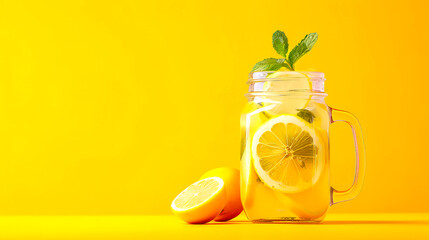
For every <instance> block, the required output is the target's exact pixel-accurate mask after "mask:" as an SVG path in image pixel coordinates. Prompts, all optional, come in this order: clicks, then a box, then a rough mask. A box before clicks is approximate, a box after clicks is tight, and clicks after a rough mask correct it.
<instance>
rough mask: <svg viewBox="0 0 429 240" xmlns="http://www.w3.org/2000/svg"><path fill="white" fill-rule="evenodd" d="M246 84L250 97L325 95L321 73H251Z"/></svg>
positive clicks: (322, 74) (323, 78)
mask: <svg viewBox="0 0 429 240" xmlns="http://www.w3.org/2000/svg"><path fill="white" fill-rule="evenodd" d="M247 84H248V85H249V93H248V94H250V95H261V94H262V95H263V94H265V95H295V96H296V95H319V96H326V95H327V94H326V93H325V74H324V73H323V72H310V71H299V72H298V71H263V72H251V73H250V74H249V80H248V82H247Z"/></svg>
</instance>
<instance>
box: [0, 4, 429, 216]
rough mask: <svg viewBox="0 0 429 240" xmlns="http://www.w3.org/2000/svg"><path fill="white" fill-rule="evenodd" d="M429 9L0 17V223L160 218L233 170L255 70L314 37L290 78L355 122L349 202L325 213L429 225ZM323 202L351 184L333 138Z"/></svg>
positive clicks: (181, 9)
mask: <svg viewBox="0 0 429 240" xmlns="http://www.w3.org/2000/svg"><path fill="white" fill-rule="evenodd" d="M427 9H428V4H427V2H426V1H417V0H413V1H387V0H383V1H381V0H379V1H375V0H365V1H342V0H338V1H225V0H220V1H200V0H187V1H28V2H27V1H12V0H9V1H0V136H1V138H0V141H1V142H0V214H5V215H13V214H30V215H33V214H35V215H36V214H168V213H170V210H169V204H170V202H171V200H172V199H173V198H174V196H175V195H176V194H177V193H179V192H180V191H181V190H182V189H183V188H185V187H186V186H187V185H188V184H190V183H191V182H193V181H195V180H196V179H198V178H199V177H200V175H201V174H203V173H204V172H205V171H207V170H209V169H211V168H215V167H219V166H231V167H237V168H238V167H239V114H240V111H241V109H242V107H243V106H244V104H245V102H246V99H245V97H244V96H243V95H244V94H245V93H246V85H245V82H246V80H247V73H248V72H249V70H250V69H251V68H252V66H253V64H254V63H255V62H257V61H259V60H261V59H263V58H266V57H275V56H276V55H275V52H274V50H273V49H272V47H271V34H272V33H273V32H274V31H275V30H277V29H280V30H283V31H285V32H286V34H287V36H288V37H289V39H290V42H291V44H292V45H295V44H296V43H297V42H298V41H299V40H300V39H301V38H302V37H303V36H304V35H305V34H307V33H310V32H315V31H317V32H318V33H319V41H318V43H317V44H316V46H315V47H314V48H313V50H312V51H311V53H310V54H308V55H307V56H305V57H304V58H302V59H301V60H300V61H299V63H298V67H299V68H301V69H307V68H314V69H316V70H318V71H323V72H325V73H326V77H327V82H326V90H327V92H328V93H329V96H328V98H327V103H328V104H329V105H331V106H333V107H336V108H340V109H346V110H349V111H351V112H353V113H354V114H355V115H357V116H358V117H359V119H360V121H361V124H362V126H363V132H364V137H365V141H366V149H367V157H368V165H367V175H366V182H365V185H364V188H363V191H362V192H361V195H360V196H359V197H358V198H356V199H355V200H354V201H351V202H347V203H344V204H339V205H335V206H334V207H332V209H331V212H419V211H420V212H427V211H429V204H427V203H428V202H429V194H428V185H429V180H428V173H427V172H428V170H429V158H428V155H427V151H428V147H427V143H428V139H427V136H429V127H428V126H429V125H428V124H427V122H428V121H429V113H428V111H427V105H428V103H429V101H428V100H427V95H426V94H427V93H426V92H427V90H426V89H427V88H428V87H429V83H428V77H427V73H426V70H427V69H428V67H429V64H428V60H427V55H428V54H429V44H428V42H429V32H428V25H429V19H428V14H427ZM331 137H332V140H331V145H332V165H333V166H332V179H333V184H334V186H337V187H345V186H347V185H348V184H350V183H351V179H352V173H353V152H352V151H353V146H352V140H351V134H350V130H349V129H348V128H347V126H343V125H341V124H336V125H335V126H334V127H333V128H332V136H331Z"/></svg>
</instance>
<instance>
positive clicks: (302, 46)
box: [288, 33, 319, 70]
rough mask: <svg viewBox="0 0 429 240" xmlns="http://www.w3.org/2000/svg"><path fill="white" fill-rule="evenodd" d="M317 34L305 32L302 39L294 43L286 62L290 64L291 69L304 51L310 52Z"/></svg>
mask: <svg viewBox="0 0 429 240" xmlns="http://www.w3.org/2000/svg"><path fill="white" fill-rule="evenodd" d="M318 38H319V36H318V35H317V33H310V34H307V35H306V36H305V37H304V39H302V40H301V42H300V43H298V45H296V46H295V47H294V48H293V49H292V51H290V53H289V57H288V63H289V65H290V66H291V68H292V70H294V65H295V63H296V62H297V61H298V59H300V58H301V57H302V56H304V55H305V54H306V53H308V52H310V50H311V49H312V48H313V46H314V44H315V43H316V42H317V39H318Z"/></svg>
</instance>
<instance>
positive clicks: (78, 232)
mask: <svg viewBox="0 0 429 240" xmlns="http://www.w3.org/2000/svg"><path fill="white" fill-rule="evenodd" d="M0 225H1V231H0V238H1V239H121V240H122V239H188V240H192V239H216V240H218V239H225V240H227V239H258V240H260V239H284V238H285V237H286V236H287V239H313V240H314V239H390V240H391V239H413V240H414V239H429V215H428V214H382V215H377V214H347V215H341V214H340V215H339V214H336V215H332V216H329V215H328V218H327V219H326V221H325V222H324V223H322V224H252V223H250V222H247V221H245V220H244V218H240V219H237V220H233V221H231V222H226V223H216V222H212V223H209V224H205V225H190V224H186V223H184V222H181V221H180V220H179V219H177V218H176V217H174V216H123V217H120V216H45V217H43V216H30V217H29V216H16V217H12V216H9V217H8V216H6V217H0Z"/></svg>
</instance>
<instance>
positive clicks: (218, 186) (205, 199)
mask: <svg viewBox="0 0 429 240" xmlns="http://www.w3.org/2000/svg"><path fill="white" fill-rule="evenodd" d="M226 201H227V194H226V189H225V184H224V181H223V180H222V179H221V178H218V177H211V178H206V179H203V180H200V181H198V182H195V183H193V184H191V185H190V186H189V187H187V188H186V189H185V190H183V191H182V192H181V193H180V194H179V195H178V196H177V197H176V198H175V199H174V200H173V202H172V203H171V209H172V210H173V213H174V214H175V215H176V216H177V217H179V218H180V219H182V220H183V221H185V222H188V223H206V222H210V221H211V220H213V219H215V217H216V216H217V215H219V213H220V212H221V211H222V209H223V208H224V207H225V204H226Z"/></svg>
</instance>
